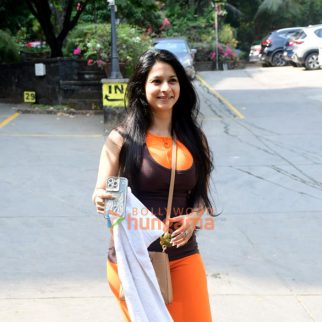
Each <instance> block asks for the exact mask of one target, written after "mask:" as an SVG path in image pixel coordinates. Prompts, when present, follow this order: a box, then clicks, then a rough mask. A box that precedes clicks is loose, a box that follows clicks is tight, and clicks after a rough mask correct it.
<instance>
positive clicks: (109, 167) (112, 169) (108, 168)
mask: <svg viewBox="0 0 322 322" xmlns="http://www.w3.org/2000/svg"><path fill="white" fill-rule="evenodd" d="M122 145H123V137H122V136H121V134H119V133H118V132H117V131H116V130H113V131H112V132H111V133H110V134H109V135H108V137H107V139H106V141H105V143H104V145H103V148H102V152H101V157H100V163H99V168H98V175H97V181H96V186H95V190H94V192H93V196H92V201H93V203H94V204H95V206H96V211H97V212H98V213H100V214H104V211H105V209H104V208H105V199H109V198H111V197H112V196H111V195H110V194H108V193H106V191H105V189H106V179H107V177H108V176H117V175H118V173H119V158H120V151H121V148H122Z"/></svg>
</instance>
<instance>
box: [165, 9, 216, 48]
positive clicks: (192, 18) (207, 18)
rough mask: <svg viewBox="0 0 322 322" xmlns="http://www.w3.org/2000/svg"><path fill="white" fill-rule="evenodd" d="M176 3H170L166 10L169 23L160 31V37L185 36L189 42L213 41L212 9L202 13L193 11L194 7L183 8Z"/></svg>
mask: <svg viewBox="0 0 322 322" xmlns="http://www.w3.org/2000/svg"><path fill="white" fill-rule="evenodd" d="M182 11H183V8H182V7H181V6H180V5H179V4H178V3H176V4H174V5H171V6H170V7H169V8H168V10H167V11H166V16H167V18H168V19H169V21H170V24H171V25H169V26H168V27H167V28H165V29H164V30H163V31H162V32H161V36H162V37H185V38H186V39H187V40H188V41H189V42H190V43H201V42H203V43H209V44H211V43H212V42H213V39H214V37H215V31H214V14H213V9H212V8H211V7H209V9H207V10H205V11H204V13H203V14H202V15H198V14H196V13H195V8H194V7H188V8H185V9H184V15H183V14H182Z"/></svg>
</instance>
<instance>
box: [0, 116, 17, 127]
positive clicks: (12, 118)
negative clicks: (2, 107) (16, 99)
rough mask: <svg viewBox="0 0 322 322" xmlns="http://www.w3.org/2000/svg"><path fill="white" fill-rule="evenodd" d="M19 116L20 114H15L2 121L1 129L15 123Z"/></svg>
mask: <svg viewBox="0 0 322 322" xmlns="http://www.w3.org/2000/svg"><path fill="white" fill-rule="evenodd" d="M19 115H20V113H19V112H15V113H13V114H12V115H10V116H9V117H7V118H6V119H5V120H4V121H2V122H1V123H0V129H1V128H3V127H5V126H6V125H7V124H8V123H10V122H11V121H13V120H14V119H15V118H16V117H18V116H19Z"/></svg>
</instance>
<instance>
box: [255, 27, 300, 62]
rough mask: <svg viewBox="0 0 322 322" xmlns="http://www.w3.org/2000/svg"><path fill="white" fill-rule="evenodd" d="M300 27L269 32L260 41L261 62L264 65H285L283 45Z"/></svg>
mask: <svg viewBox="0 0 322 322" xmlns="http://www.w3.org/2000/svg"><path fill="white" fill-rule="evenodd" d="M300 30H301V27H293V28H283V29H278V30H274V31H272V32H270V33H269V34H268V35H267V36H266V37H264V38H263V40H262V42H261V52H260V54H261V58H260V59H261V62H262V65H263V66H264V67H266V66H285V65H286V61H285V60H284V58H283V51H284V46H285V43H286V42H287V40H288V39H289V38H290V37H291V36H292V35H294V34H295V33H296V32H298V31H300Z"/></svg>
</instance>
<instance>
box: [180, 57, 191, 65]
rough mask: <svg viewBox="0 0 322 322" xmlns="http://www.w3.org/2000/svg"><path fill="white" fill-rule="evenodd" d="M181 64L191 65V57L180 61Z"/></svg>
mask: <svg viewBox="0 0 322 322" xmlns="http://www.w3.org/2000/svg"><path fill="white" fill-rule="evenodd" d="M182 65H183V67H190V66H192V61H191V59H189V58H186V59H184V60H183V61H182Z"/></svg>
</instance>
